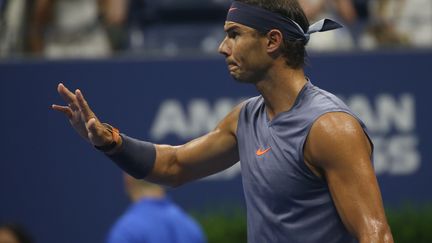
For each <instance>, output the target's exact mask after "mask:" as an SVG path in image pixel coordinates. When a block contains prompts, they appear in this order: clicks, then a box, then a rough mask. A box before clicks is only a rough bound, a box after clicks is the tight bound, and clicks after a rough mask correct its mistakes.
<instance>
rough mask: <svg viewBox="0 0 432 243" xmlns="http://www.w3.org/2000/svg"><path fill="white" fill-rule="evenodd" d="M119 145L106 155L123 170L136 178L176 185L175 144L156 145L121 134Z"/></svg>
mask: <svg viewBox="0 0 432 243" xmlns="http://www.w3.org/2000/svg"><path fill="white" fill-rule="evenodd" d="M119 142H120V144H119V146H116V148H114V149H113V151H109V152H107V153H106V155H107V156H108V157H109V158H110V159H111V160H112V161H114V163H116V165H117V166H119V167H120V168H121V169H122V170H123V171H125V172H127V173H128V174H129V175H131V176H133V177H135V178H136V179H145V180H148V181H151V182H153V183H157V184H163V185H167V186H178V185H180V184H182V183H184V182H182V183H181V182H180V179H179V178H180V177H181V176H180V166H179V163H177V159H176V158H177V156H176V151H177V148H178V147H176V146H169V145H156V144H152V143H150V142H146V141H141V140H138V139H134V138H131V137H129V136H127V135H125V134H121V139H120V141H119Z"/></svg>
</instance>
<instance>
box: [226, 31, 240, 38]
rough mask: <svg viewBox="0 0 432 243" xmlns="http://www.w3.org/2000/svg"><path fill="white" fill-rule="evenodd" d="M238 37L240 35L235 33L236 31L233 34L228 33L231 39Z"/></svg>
mask: <svg viewBox="0 0 432 243" xmlns="http://www.w3.org/2000/svg"><path fill="white" fill-rule="evenodd" d="M237 36H238V33H237V32H235V31H233V32H229V33H228V37H229V38H236V37H237Z"/></svg>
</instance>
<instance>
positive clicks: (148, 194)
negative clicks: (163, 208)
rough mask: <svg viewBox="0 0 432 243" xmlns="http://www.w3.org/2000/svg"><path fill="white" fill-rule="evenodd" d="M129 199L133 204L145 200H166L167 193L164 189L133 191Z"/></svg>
mask: <svg viewBox="0 0 432 243" xmlns="http://www.w3.org/2000/svg"><path fill="white" fill-rule="evenodd" d="M129 197H130V198H131V200H132V201H133V202H137V201H139V200H141V199H143V198H154V199H158V198H164V197H165V192H164V190H162V189H158V188H150V189H140V190H134V191H131V192H130V194H129Z"/></svg>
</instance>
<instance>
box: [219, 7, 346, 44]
mask: <svg viewBox="0 0 432 243" xmlns="http://www.w3.org/2000/svg"><path fill="white" fill-rule="evenodd" d="M226 20H227V21H231V22H236V23H239V24H242V25H246V26H249V27H251V28H253V29H256V30H257V31H259V32H262V33H267V32H269V31H270V30H272V29H279V30H280V31H281V32H282V33H283V35H284V37H285V38H286V39H288V40H292V41H294V40H301V41H303V43H304V44H306V43H307V42H308V41H309V38H310V35H311V34H312V33H315V32H324V31H328V30H333V29H338V28H342V25H340V24H339V23H337V22H335V21H333V20H330V19H322V20H320V21H318V22H316V23H314V24H312V25H310V26H309V28H308V31H307V32H306V33H305V32H304V31H303V29H302V28H301V27H300V25H299V24H297V23H296V22H295V21H294V20H291V19H289V18H288V17H285V16H283V15H281V14H278V13H274V12H271V11H268V10H266V9H263V8H260V7H258V6H253V5H249V4H246V3H241V2H237V1H234V2H233V3H232V5H231V7H230V9H229V10H228V15H227V19H226Z"/></svg>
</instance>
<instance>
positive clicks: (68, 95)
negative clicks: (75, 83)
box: [57, 83, 76, 104]
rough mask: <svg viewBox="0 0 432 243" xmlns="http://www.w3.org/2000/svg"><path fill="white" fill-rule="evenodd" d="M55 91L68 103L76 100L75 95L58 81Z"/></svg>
mask: <svg viewBox="0 0 432 243" xmlns="http://www.w3.org/2000/svg"><path fill="white" fill-rule="evenodd" d="M57 92H58V93H59V94H60V96H61V97H62V98H63V100H64V101H66V103H68V104H74V103H75V102H76V96H75V94H74V93H72V92H71V91H70V90H69V89H68V88H66V86H64V84H62V83H60V84H59V85H58V86H57Z"/></svg>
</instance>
